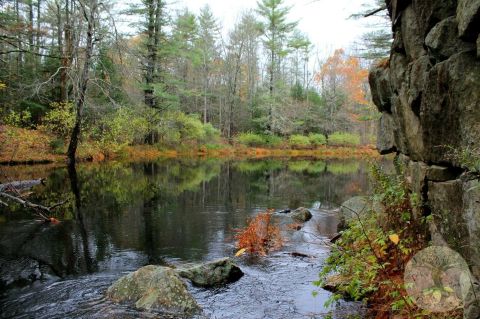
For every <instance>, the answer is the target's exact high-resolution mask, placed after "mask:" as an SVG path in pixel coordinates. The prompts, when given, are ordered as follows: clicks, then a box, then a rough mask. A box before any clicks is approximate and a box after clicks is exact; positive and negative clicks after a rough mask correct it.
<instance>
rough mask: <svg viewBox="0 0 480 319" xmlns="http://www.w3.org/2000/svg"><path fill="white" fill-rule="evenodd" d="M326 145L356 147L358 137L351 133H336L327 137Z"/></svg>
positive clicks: (358, 143)
mask: <svg viewBox="0 0 480 319" xmlns="http://www.w3.org/2000/svg"><path fill="white" fill-rule="evenodd" d="M328 145H334V146H357V145H360V136H358V135H356V134H351V133H343V132H336V133H333V134H332V135H330V136H329V137H328Z"/></svg>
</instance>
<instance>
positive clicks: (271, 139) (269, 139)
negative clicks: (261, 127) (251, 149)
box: [263, 135, 283, 147]
mask: <svg viewBox="0 0 480 319" xmlns="http://www.w3.org/2000/svg"><path fill="white" fill-rule="evenodd" d="M263 138H264V139H265V144H266V145H267V146H269V147H278V146H280V145H281V144H282V143H283V139H282V138H281V137H280V136H278V135H264V137H263Z"/></svg>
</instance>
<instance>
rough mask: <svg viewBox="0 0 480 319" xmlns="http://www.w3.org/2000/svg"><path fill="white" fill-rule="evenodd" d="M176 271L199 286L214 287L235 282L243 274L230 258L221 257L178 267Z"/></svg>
mask: <svg viewBox="0 0 480 319" xmlns="http://www.w3.org/2000/svg"><path fill="white" fill-rule="evenodd" d="M176 271H177V273H178V274H179V275H180V276H181V277H183V278H187V279H189V280H190V281H191V282H192V283H193V284H194V285H196V286H200V287H205V288H208V287H216V286H221V285H225V284H228V283H232V282H235V281H237V280H239V279H240V278H241V277H242V276H243V272H242V270H241V269H240V268H239V267H238V266H237V265H235V264H234V263H233V261H232V260H231V259H230V258H222V259H218V260H215V261H212V262H208V263H205V264H201V265H194V266H191V267H185V268H179V269H177V270H176Z"/></svg>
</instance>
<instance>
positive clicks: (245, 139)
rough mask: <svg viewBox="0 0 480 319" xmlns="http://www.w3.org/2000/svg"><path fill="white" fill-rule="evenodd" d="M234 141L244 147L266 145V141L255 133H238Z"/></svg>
mask: <svg viewBox="0 0 480 319" xmlns="http://www.w3.org/2000/svg"><path fill="white" fill-rule="evenodd" d="M235 140H236V141H237V143H240V144H243V145H246V146H262V145H265V144H266V140H265V138H264V137H263V136H262V135H259V134H255V133H240V134H239V135H238V136H237V137H236V138H235Z"/></svg>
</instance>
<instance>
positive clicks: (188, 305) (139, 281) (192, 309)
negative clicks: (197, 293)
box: [107, 265, 200, 316]
mask: <svg viewBox="0 0 480 319" xmlns="http://www.w3.org/2000/svg"><path fill="white" fill-rule="evenodd" d="M107 297H108V298H109V299H110V300H112V301H114V302H118V303H126V304H129V305H132V306H135V307H136V308H139V309H144V310H149V311H158V312H161V313H168V314H173V315H179V316H189V315H192V314H195V313H198V312H199V311H200V306H199V305H198V304H197V302H196V301H195V299H194V298H193V297H192V295H191V294H190V293H189V292H188V290H187V288H186V285H185V283H184V282H183V281H182V280H181V279H180V278H179V276H178V274H177V273H176V272H175V271H174V270H173V269H171V268H168V267H161V266H153V265H149V266H145V267H142V268H140V269H138V270H137V271H135V272H132V273H130V274H128V275H126V276H124V277H122V278H120V279H119V280H117V281H116V282H115V283H114V284H113V285H111V286H110V288H108V290H107Z"/></svg>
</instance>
